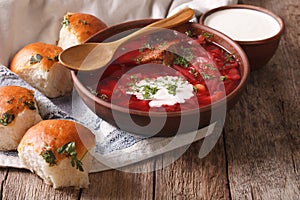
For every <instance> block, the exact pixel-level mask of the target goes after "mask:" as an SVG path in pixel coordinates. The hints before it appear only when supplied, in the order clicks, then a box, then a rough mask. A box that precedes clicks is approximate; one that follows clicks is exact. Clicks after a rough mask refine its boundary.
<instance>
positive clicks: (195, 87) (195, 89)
mask: <svg viewBox="0 0 300 200" xmlns="http://www.w3.org/2000/svg"><path fill="white" fill-rule="evenodd" d="M193 90H194V92H195V93H198V88H197V86H195V85H193Z"/></svg>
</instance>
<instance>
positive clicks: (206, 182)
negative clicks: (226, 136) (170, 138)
mask: <svg viewBox="0 0 300 200" xmlns="http://www.w3.org/2000/svg"><path fill="white" fill-rule="evenodd" d="M201 144H202V142H201V141H200V142H197V143H195V144H192V145H191V146H190V147H189V149H188V151H186V152H185V153H184V154H183V155H182V156H181V157H180V158H179V159H178V160H176V161H175V162H173V163H172V164H170V165H169V166H165V165H166V164H165V162H166V163H170V162H172V161H174V157H176V156H177V154H176V153H177V152H178V151H177V152H176V151H174V152H170V153H168V154H165V155H163V156H162V158H161V159H158V160H157V161H156V167H157V168H158V169H159V168H161V167H162V166H164V168H162V169H159V170H158V171H157V172H156V183H155V197H156V198H155V199H229V198H230V195H229V189H228V182H227V170H226V158H225V149H224V143H223V137H221V138H220V139H219V141H218V143H217V144H216V146H215V147H214V149H213V150H212V151H211V152H210V153H209V155H207V156H206V157H205V158H203V159H200V158H199V150H200V148H201Z"/></svg>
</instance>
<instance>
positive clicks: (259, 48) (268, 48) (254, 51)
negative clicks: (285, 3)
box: [199, 4, 284, 70]
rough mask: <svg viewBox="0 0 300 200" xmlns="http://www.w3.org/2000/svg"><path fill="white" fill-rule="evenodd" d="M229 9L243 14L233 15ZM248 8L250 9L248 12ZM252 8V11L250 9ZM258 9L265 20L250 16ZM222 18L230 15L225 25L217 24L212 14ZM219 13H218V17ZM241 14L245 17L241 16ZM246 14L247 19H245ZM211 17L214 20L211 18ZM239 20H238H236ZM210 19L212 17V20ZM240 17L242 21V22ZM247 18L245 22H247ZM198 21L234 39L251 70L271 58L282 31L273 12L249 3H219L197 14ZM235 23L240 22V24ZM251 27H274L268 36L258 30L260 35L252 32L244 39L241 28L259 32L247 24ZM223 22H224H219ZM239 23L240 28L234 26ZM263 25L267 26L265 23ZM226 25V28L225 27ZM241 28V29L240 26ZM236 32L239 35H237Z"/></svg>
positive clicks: (281, 26)
mask: <svg viewBox="0 0 300 200" xmlns="http://www.w3.org/2000/svg"><path fill="white" fill-rule="evenodd" d="M232 11H235V12H239V11H242V14H243V16H241V17H239V16H238V17H237V15H233V13H232ZM249 11H250V12H249ZM253 11H256V12H253ZM257 12H259V13H260V14H264V15H261V16H264V17H267V18H266V19H263V18H261V20H260V19H254V17H256V16H252V14H254V13H257ZM221 14H223V16H222V20H223V19H224V20H225V19H226V17H229V16H231V17H232V18H231V19H230V20H227V21H229V22H230V25H227V24H226V26H227V27H221V25H220V24H221V23H220V24H216V23H218V22H217V21H218V20H216V19H217V18H216V17H220V19H221ZM218 15H219V16H218ZM243 17H245V18H243ZM246 17H247V18H246ZM213 18H215V19H213ZM239 19H241V21H240V20H239ZM213 20H215V21H214V22H213ZM242 20H244V22H242ZM265 20H267V22H266V23H267V24H263V22H264V21H265ZM247 21H248V22H247ZM199 22H200V23H201V24H203V25H206V26H209V27H211V28H214V29H216V30H219V31H220V32H222V33H224V34H226V35H228V36H229V37H231V38H232V39H233V40H234V41H236V42H237V43H238V44H240V45H241V47H242V48H243V49H244V51H245V52H246V54H247V56H248V59H249V62H250V68H251V70H255V69H258V68H260V67H262V66H264V65H266V64H267V63H268V61H269V60H270V59H271V58H272V57H273V55H274V54H275V52H276V50H277V47H278V45H279V42H280V38H281V36H282V34H283V31H284V22H283V20H282V19H281V18H280V17H279V16H277V15H276V14H274V13H273V12H271V11H269V10H267V9H264V8H261V7H257V6H252V5H242V4H239V5H229V6H222V7H218V8H215V9H212V10H210V11H208V12H206V13H204V14H203V15H202V16H201V17H200V20H199ZM239 23H243V24H242V25H241V24H239ZM252 23H253V25H254V26H255V27H260V26H261V27H262V28H263V29H261V31H263V30H266V31H270V28H269V27H268V26H269V25H271V24H273V23H274V25H275V26H277V27H276V28H275V27H274V32H273V33H271V32H269V33H268V35H264V34H265V33H262V34H261V35H260V37H257V36H256V37H254V35H252V36H249V37H248V38H245V37H243V38H242V35H243V34H246V33H245V32H243V31H246V30H247V33H251V34H255V33H258V34H260V33H261V32H259V31H248V29H249V30H251V29H250V27H251V25H249V24H252ZM223 24H225V23H223ZM239 25H240V27H238V26H239ZM266 25H267V26H266ZM229 27H230V28H229ZM241 27H243V28H241ZM239 34H240V35H239Z"/></svg>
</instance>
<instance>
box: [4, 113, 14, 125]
mask: <svg viewBox="0 0 300 200" xmlns="http://www.w3.org/2000/svg"><path fill="white" fill-rule="evenodd" d="M14 119H15V115H14V114H10V113H8V112H5V113H3V114H2V116H1V119H0V124H2V125H3V126H7V125H8V124H10V123H11V122H12V121H13V120H14Z"/></svg>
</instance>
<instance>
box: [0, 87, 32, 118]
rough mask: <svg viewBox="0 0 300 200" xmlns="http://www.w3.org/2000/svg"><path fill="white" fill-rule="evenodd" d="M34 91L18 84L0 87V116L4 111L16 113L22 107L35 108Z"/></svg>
mask: <svg viewBox="0 0 300 200" xmlns="http://www.w3.org/2000/svg"><path fill="white" fill-rule="evenodd" d="M34 102H35V101H34V92H33V91H32V90H28V89H26V88H23V87H19V86H3V87H0V117H1V116H2V115H3V114H4V113H9V114H13V115H15V116H16V115H17V114H19V113H20V112H22V111H23V110H24V109H31V110H35V109H36V108H35V105H34Z"/></svg>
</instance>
